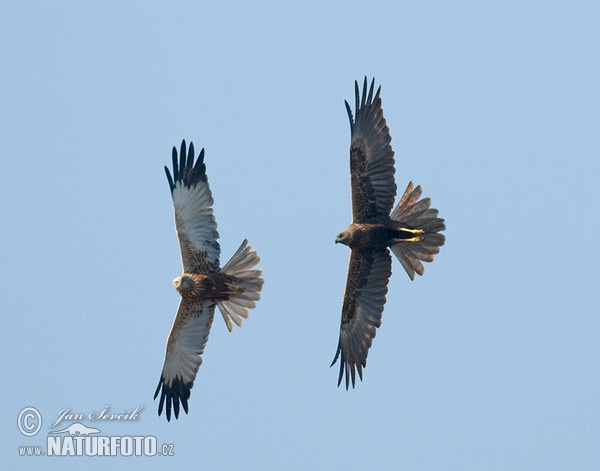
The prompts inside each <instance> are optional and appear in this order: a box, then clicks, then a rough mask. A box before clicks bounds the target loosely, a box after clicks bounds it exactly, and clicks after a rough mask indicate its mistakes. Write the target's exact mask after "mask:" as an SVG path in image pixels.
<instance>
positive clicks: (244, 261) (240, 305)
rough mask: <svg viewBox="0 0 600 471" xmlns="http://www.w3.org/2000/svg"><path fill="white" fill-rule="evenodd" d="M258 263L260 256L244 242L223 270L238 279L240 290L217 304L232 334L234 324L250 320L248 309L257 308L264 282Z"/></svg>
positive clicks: (240, 324)
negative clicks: (256, 267)
mask: <svg viewBox="0 0 600 471" xmlns="http://www.w3.org/2000/svg"><path fill="white" fill-rule="evenodd" d="M258 262H260V258H259V256H258V254H257V253H256V252H255V251H253V250H252V247H250V246H249V245H248V241H247V240H244V241H243V242H242V245H240V247H239V249H237V251H236V252H235V253H234V254H233V257H231V259H230V260H229V261H228V262H227V263H226V264H225V266H224V267H223V268H222V269H221V272H222V273H225V274H227V275H230V276H232V277H234V278H235V279H236V288H237V290H239V292H236V293H235V294H233V295H231V297H230V298H229V299H228V300H226V301H219V302H217V306H219V310H220V311H221V314H222V315H223V319H224V320H225V324H226V325H227V329H229V331H230V332H231V331H232V330H233V323H234V322H235V324H236V325H237V326H239V327H241V326H242V322H243V320H244V319H247V318H248V315H249V314H248V309H252V308H253V307H255V306H256V301H258V300H259V299H260V290H261V289H262V286H263V283H264V280H263V279H262V278H261V275H262V271H261V270H256V269H254V267H255V266H256V265H257V264H258ZM237 290H236V291H237Z"/></svg>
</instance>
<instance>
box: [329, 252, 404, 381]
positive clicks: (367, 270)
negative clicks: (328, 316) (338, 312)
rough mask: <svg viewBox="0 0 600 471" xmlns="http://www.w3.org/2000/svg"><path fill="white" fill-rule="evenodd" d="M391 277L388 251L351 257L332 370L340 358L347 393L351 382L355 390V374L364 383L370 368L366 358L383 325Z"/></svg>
mask: <svg viewBox="0 0 600 471" xmlns="http://www.w3.org/2000/svg"><path fill="white" fill-rule="evenodd" d="M391 274H392V257H391V255H390V252H389V250H388V249H387V248H386V249H383V250H381V249H380V250H356V249H353V250H352V252H351V254H350V266H349V267H348V278H347V280H346V292H345V293H344V304H343V307H342V322H341V325H340V340H339V343H338V348H337V352H336V354H335V358H334V359H333V362H332V363H331V366H333V365H334V364H335V362H336V361H337V360H338V357H339V358H340V375H339V378H338V386H339V385H340V383H341V382H342V376H343V375H344V372H345V373H346V389H348V385H349V382H350V379H352V387H354V383H355V379H356V370H358V376H359V377H360V379H361V380H362V369H363V368H364V367H365V366H367V355H368V353H369V348H370V347H371V343H372V342H373V338H374V337H375V333H376V329H377V327H379V326H380V325H381V314H382V313H383V305H384V304H385V295H386V293H387V284H388V280H389V278H390V275H391Z"/></svg>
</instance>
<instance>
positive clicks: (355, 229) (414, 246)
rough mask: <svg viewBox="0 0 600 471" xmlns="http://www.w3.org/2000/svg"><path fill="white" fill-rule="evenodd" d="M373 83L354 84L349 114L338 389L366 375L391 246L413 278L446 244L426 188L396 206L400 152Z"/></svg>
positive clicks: (406, 195) (339, 238)
mask: <svg viewBox="0 0 600 471" xmlns="http://www.w3.org/2000/svg"><path fill="white" fill-rule="evenodd" d="M374 86H375V80H374V79H373V81H372V82H371V86H370V88H369V89H368V93H367V78H366V77H365V80H364V84H363V89H362V97H361V94H360V90H359V87H358V82H355V108H356V118H353V116H352V110H351V108H350V105H349V104H348V102H345V103H346V110H347V112H348V117H349V119H350V130H351V144H350V181H351V187H352V223H351V224H350V226H348V228H347V229H346V230H345V231H343V232H342V233H340V234H339V235H338V236H337V238H336V243H337V242H340V243H342V244H345V245H347V246H349V247H350V248H351V249H352V251H351V253H350V263H349V267H348V277H347V281H346V291H345V293H344V302H343V305H342V320H341V325H340V338H339V342H338V348H337V352H336V354H335V358H334V359H333V362H332V364H331V365H332V366H333V365H334V364H335V362H336V361H337V360H338V358H339V359H340V372H339V377H338V386H339V385H340V383H341V382H342V377H343V376H344V372H345V376H346V389H348V386H349V384H350V381H351V382H352V386H353V387H354V385H355V380H356V371H358V376H359V377H360V379H361V380H362V369H363V368H364V367H365V366H366V364H367V355H368V352H369V348H370V347H371V344H372V342H373V338H374V337H375V334H376V329H377V328H378V327H379V326H380V325H381V315H382V313H383V307H384V304H385V296H386V294H387V284H388V280H389V277H390V275H391V273H392V258H391V255H390V251H389V248H391V249H392V252H393V253H394V255H395V256H396V257H397V258H398V260H399V261H400V263H401V264H402V266H403V267H404V269H405V270H406V273H407V274H408V276H409V277H410V279H411V280H412V279H414V277H415V273H416V274H418V275H422V274H423V272H424V268H423V264H422V263H421V262H432V261H433V257H434V255H435V254H436V253H438V252H439V248H440V246H442V245H444V236H443V235H442V234H439V232H440V231H443V230H444V229H445V225H444V220H443V219H440V218H439V217H438V210H437V209H433V208H430V205H431V201H430V199H429V198H423V199H421V200H420V199H419V198H420V197H421V187H420V186H417V187H416V188H415V187H414V186H413V183H412V182H410V183H409V184H408V186H407V188H406V190H405V192H404V194H403V195H402V197H401V198H400V201H399V202H398V205H397V206H396V208H395V209H394V211H392V207H393V205H394V198H395V197H396V182H395V180H394V172H395V170H394V151H393V150H392V147H391V145H390V143H391V137H390V134H389V129H388V127H387V125H386V122H385V118H384V117H383V110H382V108H381V98H380V96H379V93H380V91H381V87H379V88H378V89H377V92H376V93H375V94H373V92H374Z"/></svg>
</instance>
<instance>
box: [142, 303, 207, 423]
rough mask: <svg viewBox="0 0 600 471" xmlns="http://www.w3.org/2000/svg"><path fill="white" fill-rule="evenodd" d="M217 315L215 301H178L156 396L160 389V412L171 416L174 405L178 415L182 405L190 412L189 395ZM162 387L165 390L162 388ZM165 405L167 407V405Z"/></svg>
mask: <svg viewBox="0 0 600 471" xmlns="http://www.w3.org/2000/svg"><path fill="white" fill-rule="evenodd" d="M214 315H215V303H214V302H213V301H210V300H207V301H201V302H195V301H186V300H185V299H182V300H181V302H180V303H179V309H178V310H177V316H175V321H174V322H173V327H171V332H170V334H169V340H168V341H167V352H166V354H165V362H164V364H163V369H162V374H161V377H160V381H159V382H158V387H157V388H156V392H155V393H154V399H156V398H157V397H158V393H159V392H160V393H161V394H160V400H159V403H158V415H161V414H162V411H163V409H165V411H166V415H167V420H168V421H170V420H171V408H172V409H173V411H174V412H175V418H176V419H177V418H179V410H180V406H182V407H183V410H184V411H185V413H186V414H187V412H188V399H189V398H190V392H191V390H192V387H193V386H194V380H195V379H196V374H197V373H198V368H200V365H201V364H202V357H201V355H202V353H203V352H204V347H205V346H206V342H207V341H208V334H209V333H210V327H211V326H212V322H213V319H214ZM161 390H162V391H161ZM165 406H166V407H165Z"/></svg>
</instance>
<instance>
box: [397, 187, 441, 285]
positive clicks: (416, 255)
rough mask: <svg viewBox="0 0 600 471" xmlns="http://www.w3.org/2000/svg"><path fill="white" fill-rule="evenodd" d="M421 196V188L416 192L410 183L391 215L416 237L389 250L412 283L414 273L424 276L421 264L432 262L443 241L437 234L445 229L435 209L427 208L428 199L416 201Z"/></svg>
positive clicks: (429, 201) (417, 188) (403, 241)
mask: <svg viewBox="0 0 600 471" xmlns="http://www.w3.org/2000/svg"><path fill="white" fill-rule="evenodd" d="M421 192H422V189H421V186H420V185H418V186H417V187H416V188H415V186H414V185H413V182H409V184H408V186H407V187H406V190H405V191H404V194H403V195H402V198H400V201H399V202H398V205H397V206H396V208H395V209H394V211H392V214H391V218H392V219H393V220H394V221H396V222H399V223H400V225H401V226H402V227H406V226H408V228H410V229H412V230H413V231H414V234H415V236H414V237H412V238H409V239H405V240H402V239H399V240H398V243H396V244H394V245H391V247H390V248H391V249H392V252H393V253H394V255H395V256H396V257H397V258H398V260H399V261H400V263H401V264H402V266H403V267H404V269H405V270H406V273H407V274H408V276H409V277H410V279H411V280H413V279H414V278H415V273H416V274H418V275H423V273H424V272H425V268H424V267H423V264H422V263H421V262H433V256H434V255H435V254H437V253H438V252H439V251H440V247H441V246H442V245H444V241H445V239H446V238H445V237H444V235H443V234H438V233H439V232H441V231H443V230H444V229H446V225H445V224H444V220H443V219H441V218H439V217H438V210H437V209H435V208H430V205H431V200H430V199H429V198H423V199H422V200H419V198H420V197H421ZM413 231H411V232H413Z"/></svg>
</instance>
